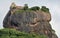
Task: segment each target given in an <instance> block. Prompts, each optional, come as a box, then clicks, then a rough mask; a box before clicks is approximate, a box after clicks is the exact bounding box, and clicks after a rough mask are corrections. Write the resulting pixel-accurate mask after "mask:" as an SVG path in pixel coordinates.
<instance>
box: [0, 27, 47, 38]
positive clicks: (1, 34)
mask: <svg viewBox="0 0 60 38" xmlns="http://www.w3.org/2000/svg"><path fill="white" fill-rule="evenodd" d="M0 38H47V37H46V36H45V35H37V34H34V33H32V34H29V33H25V32H20V31H17V30H15V29H8V28H5V29H0Z"/></svg>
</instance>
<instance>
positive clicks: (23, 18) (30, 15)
mask: <svg viewBox="0 0 60 38" xmlns="http://www.w3.org/2000/svg"><path fill="white" fill-rule="evenodd" d="M17 10H19V9H16V7H15V8H12V9H10V10H9V12H8V13H7V15H6V17H5V18H4V20H3V27H4V28H15V29H17V30H19V31H25V32H27V33H33V32H34V33H37V34H40V35H47V36H48V37H49V38H58V37H57V36H56V34H55V31H53V29H52V28H51V25H50V23H49V22H50V21H51V14H50V13H46V12H43V11H23V12H16V11H17Z"/></svg>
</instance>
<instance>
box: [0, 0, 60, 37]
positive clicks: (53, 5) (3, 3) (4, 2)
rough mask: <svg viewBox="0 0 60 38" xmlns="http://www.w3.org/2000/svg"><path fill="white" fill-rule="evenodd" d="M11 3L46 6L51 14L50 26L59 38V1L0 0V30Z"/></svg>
mask: <svg viewBox="0 0 60 38" xmlns="http://www.w3.org/2000/svg"><path fill="white" fill-rule="evenodd" d="M12 2H15V3H16V4H17V5H22V6H23V5H24V4H28V5H29V7H32V6H40V7H41V6H46V7H48V8H49V9H50V13H51V16H52V17H51V18H52V19H51V22H50V23H51V26H52V28H53V29H54V30H55V31H56V34H57V36H58V37H59V38H60V30H59V29H60V26H59V25H60V0H0V28H3V26H2V25H3V24H2V22H3V19H4V17H5V15H6V14H7V12H8V10H9V7H10V5H11V3H12Z"/></svg>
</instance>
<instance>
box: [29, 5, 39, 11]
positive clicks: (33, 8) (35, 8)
mask: <svg viewBox="0 0 60 38" xmlns="http://www.w3.org/2000/svg"><path fill="white" fill-rule="evenodd" d="M39 9H40V7H38V6H34V7H31V8H30V10H34V11H36V10H39Z"/></svg>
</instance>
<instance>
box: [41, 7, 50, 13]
mask: <svg viewBox="0 0 60 38" xmlns="http://www.w3.org/2000/svg"><path fill="white" fill-rule="evenodd" d="M41 10H42V11H44V12H49V9H48V8H46V7H45V6H42V8H41Z"/></svg>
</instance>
